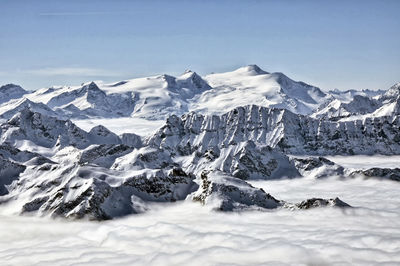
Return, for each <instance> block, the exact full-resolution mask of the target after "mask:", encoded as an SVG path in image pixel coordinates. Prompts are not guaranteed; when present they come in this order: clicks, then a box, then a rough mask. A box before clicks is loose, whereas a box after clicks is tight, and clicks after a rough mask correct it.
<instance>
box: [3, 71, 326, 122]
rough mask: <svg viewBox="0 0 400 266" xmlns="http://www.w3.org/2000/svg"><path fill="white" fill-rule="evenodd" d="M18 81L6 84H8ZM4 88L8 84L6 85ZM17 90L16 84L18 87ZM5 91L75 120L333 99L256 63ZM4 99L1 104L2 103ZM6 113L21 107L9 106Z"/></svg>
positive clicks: (302, 110)
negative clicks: (220, 69) (216, 70)
mask: <svg viewBox="0 0 400 266" xmlns="http://www.w3.org/2000/svg"><path fill="white" fill-rule="evenodd" d="M10 86H15V85H6V86H3V87H4V91H6V88H8V87H10ZM3 87H2V88H3ZM15 88H16V87H15ZM15 88H14V91H15V93H14V94H13V95H9V93H8V94H6V93H5V96H3V97H2V96H1V95H0V99H2V101H1V102H3V103H5V102H7V101H9V100H11V99H16V98H21V97H22V96H24V97H25V98H26V99H28V100H29V101H30V102H29V103H30V104H31V105H33V104H32V103H42V104H45V105H46V106H47V107H49V108H50V109H52V110H53V111H54V112H56V113H57V115H58V116H59V117H64V118H65V117H68V118H75V119H87V118H115V117H138V118H145V119H150V120H164V119H166V118H167V117H168V116H169V115H171V114H176V115H182V114H184V113H186V112H189V111H196V112H201V113H212V114H217V113H218V114H222V113H224V112H226V111H228V110H230V109H233V108H235V107H239V106H243V105H248V104H257V105H260V106H265V107H276V108H285V109H288V110H290V111H292V112H294V113H299V114H309V113H311V112H312V111H313V110H315V109H316V108H317V107H318V106H320V105H321V104H322V103H324V102H325V101H327V100H328V99H329V97H328V95H327V94H326V93H324V92H322V91H321V90H320V89H319V88H317V87H314V86H311V85H308V84H306V83H304V82H296V81H293V80H291V79H290V78H288V77H287V76H285V75H284V74H282V73H271V74H270V73H268V72H265V71H263V70H261V69H260V68H259V67H258V66H256V65H250V66H246V67H241V68H239V69H237V70H235V71H232V72H227V73H221V74H211V75H208V76H206V77H204V78H202V77H201V76H199V75H198V74H197V73H195V72H192V71H190V70H188V71H186V72H185V73H184V74H182V75H181V76H178V77H173V76H170V75H159V76H152V77H146V78H136V79H132V80H126V81H120V82H116V83H112V84H104V83H101V82H97V83H95V82H91V83H87V84H83V85H82V86H75V87H59V88H56V87H53V88H46V89H40V90H37V91H34V92H31V93H27V92H25V91H23V90H22V88H19V87H18V90H17V89H15ZM1 102H0V103H1ZM3 109H4V110H3V111H2V112H3V113H6V112H10V111H11V112H12V110H13V109H15V107H13V106H10V105H7V106H5V107H4V108H3Z"/></svg>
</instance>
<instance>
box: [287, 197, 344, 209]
mask: <svg viewBox="0 0 400 266" xmlns="http://www.w3.org/2000/svg"><path fill="white" fill-rule="evenodd" d="M326 206H330V207H340V208H349V207H351V206H350V205H349V204H347V203H346V202H344V201H341V200H340V199H339V198H334V199H320V198H312V199H308V200H304V201H302V202H300V203H297V204H294V205H292V204H288V205H287V207H288V208H290V209H300V210H306V209H311V208H318V207H326Z"/></svg>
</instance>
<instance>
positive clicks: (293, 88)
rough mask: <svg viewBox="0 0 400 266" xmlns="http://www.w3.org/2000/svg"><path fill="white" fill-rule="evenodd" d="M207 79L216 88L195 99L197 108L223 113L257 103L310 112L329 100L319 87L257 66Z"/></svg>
mask: <svg viewBox="0 0 400 266" xmlns="http://www.w3.org/2000/svg"><path fill="white" fill-rule="evenodd" d="M205 80H206V81H207V82H208V83H209V84H210V85H211V86H212V87H213V88H214V89H212V90H210V91H207V92H206V93H204V94H202V95H200V96H199V97H198V98H196V99H195V101H194V103H193V108H192V110H194V111H204V112H209V113H219V114H221V113H224V112H226V111H227V110H229V109H232V108H234V107H238V106H244V105H248V104H256V105H259V106H265V107H278V108H285V109H288V110H290V111H292V112H295V113H299V114H309V113H311V111H312V110H314V109H315V108H317V107H318V106H319V105H320V104H321V103H323V102H324V101H326V99H327V95H326V94H325V93H324V92H322V91H321V90H320V89H318V88H316V87H313V86H310V85H307V84H305V83H303V82H296V81H293V80H291V79H290V78H288V77H287V76H285V75H284V74H282V73H272V74H270V73H268V72H265V71H263V70H261V69H260V68H259V67H258V66H255V65H250V66H247V67H242V68H239V69H237V70H235V71H232V72H227V73H221V74H211V75H208V76H206V77H205Z"/></svg>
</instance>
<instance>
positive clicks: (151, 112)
mask: <svg viewBox="0 0 400 266" xmlns="http://www.w3.org/2000/svg"><path fill="white" fill-rule="evenodd" d="M102 89H103V90H104V91H106V92H107V93H108V94H111V93H114V94H120V93H130V94H132V95H133V96H132V97H133V99H134V109H133V110H132V112H131V113H130V114H128V115H131V116H133V117H140V118H146V119H151V120H159V119H164V118H166V117H168V116H169V115H170V114H178V115H181V114H183V113H185V112H187V111H188V110H189V109H190V107H189V105H188V100H189V99H191V98H193V97H194V96H195V95H197V94H201V93H203V92H205V91H207V90H209V89H211V87H210V86H209V85H208V84H207V82H205V81H204V80H203V79H202V78H201V77H200V76H199V75H198V74H196V73H195V72H192V71H186V72H185V73H184V74H183V75H181V76H179V77H173V76H169V75H161V76H154V77H148V78H139V79H132V80H128V81H124V82H119V83H116V84H110V85H103V86H102Z"/></svg>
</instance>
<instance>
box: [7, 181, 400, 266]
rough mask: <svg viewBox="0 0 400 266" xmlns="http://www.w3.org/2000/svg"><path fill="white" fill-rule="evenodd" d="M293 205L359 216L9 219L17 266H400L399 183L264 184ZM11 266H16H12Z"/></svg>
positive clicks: (179, 212) (11, 257)
mask: <svg viewBox="0 0 400 266" xmlns="http://www.w3.org/2000/svg"><path fill="white" fill-rule="evenodd" d="M255 184H257V185H259V186H262V187H264V188H265V189H266V190H267V191H270V192H271V193H273V195H275V196H277V197H279V198H283V199H286V200H298V199H304V198H307V197H311V196H322V197H331V196H335V195H339V196H340V197H341V198H342V199H343V200H345V201H346V202H348V203H349V204H352V205H353V206H355V207H356V208H354V209H351V210H341V209H329V208H327V209H315V210H310V211H287V210H281V211H272V212H247V213H241V214H238V213H231V214H229V213H215V212H211V211H209V210H207V209H206V208H204V207H201V206H199V205H197V204H195V203H191V202H184V203H177V204H163V205H155V206H154V209H153V211H151V212H150V213H147V214H144V215H136V216H131V217H128V218H125V219H122V220H114V221H110V222H102V223H98V222H65V221H53V220H47V219H43V218H40V219H39V218H33V217H31V218H29V217H6V216H3V217H1V219H0V226H1V228H3V230H1V231H0V261H3V262H7V263H8V264H10V265H54V264H55V263H57V265H71V264H74V265H76V264H79V265H93V264H103V265H105V264H106V265H131V264H144V265H171V264H172V265H224V264H225V265H235V264H237V265H251V264H260V263H264V264H267V263H269V264H271V263H272V264H276V265H286V264H293V263H297V264H299V265H354V264H357V265H359V264H377V263H385V264H387V265H396V264H397V265H398V264H399V263H400V210H399V208H398V206H400V199H399V197H398V191H399V189H400V184H399V183H394V182H389V181H377V180H361V179H354V180H347V181H340V180H335V179H330V180H323V181H315V180H307V179H298V180H281V181H271V182H265V181H264V182H255ZM7 263H6V264H7Z"/></svg>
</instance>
